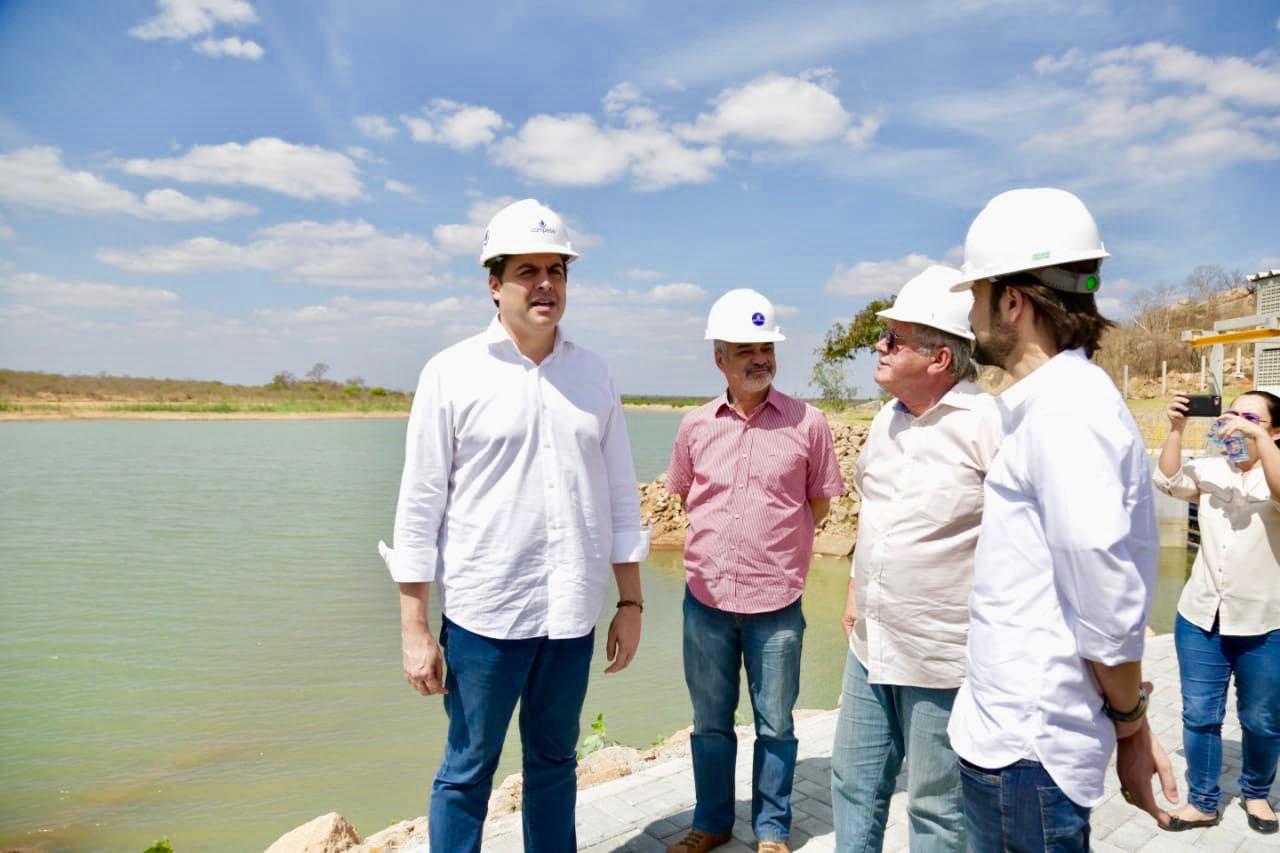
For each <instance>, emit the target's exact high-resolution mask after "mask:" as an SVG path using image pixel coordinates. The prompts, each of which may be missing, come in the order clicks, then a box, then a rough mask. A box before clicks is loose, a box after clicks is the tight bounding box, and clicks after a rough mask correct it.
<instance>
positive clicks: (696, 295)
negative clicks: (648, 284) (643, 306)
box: [649, 281, 711, 303]
mask: <svg viewBox="0 0 1280 853" xmlns="http://www.w3.org/2000/svg"><path fill="white" fill-rule="evenodd" d="M710 296H711V294H709V293H707V291H706V290H704V289H703V288H701V287H699V286H698V285H696V284H690V283H689V282H683V281H682V282H677V283H675V284H660V285H658V286H657V287H655V288H653V290H650V291H649V299H650V301H652V302H676V303H681V302H705V301H706V300H707V299H709V298H710Z"/></svg>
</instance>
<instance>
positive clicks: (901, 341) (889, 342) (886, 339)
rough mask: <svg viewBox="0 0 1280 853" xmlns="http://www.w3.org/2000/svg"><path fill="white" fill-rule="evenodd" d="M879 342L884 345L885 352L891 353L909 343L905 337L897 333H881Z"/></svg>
mask: <svg viewBox="0 0 1280 853" xmlns="http://www.w3.org/2000/svg"><path fill="white" fill-rule="evenodd" d="M880 342H882V343H883V344H884V348H885V351H886V352H893V351H894V350H896V349H897V348H898V347H900V346H901V347H905V346H907V345H908V344H909V343H910V341H908V340H907V338H906V337H905V336H903V335H899V334H898V333H897V332H882V333H881V334H880Z"/></svg>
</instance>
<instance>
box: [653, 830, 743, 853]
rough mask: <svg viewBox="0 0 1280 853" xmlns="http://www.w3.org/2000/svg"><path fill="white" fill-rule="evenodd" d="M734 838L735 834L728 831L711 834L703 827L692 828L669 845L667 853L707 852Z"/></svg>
mask: <svg viewBox="0 0 1280 853" xmlns="http://www.w3.org/2000/svg"><path fill="white" fill-rule="evenodd" d="M732 840H733V836H732V835H730V834H729V833H727V832H726V833H723V834H720V835H711V834H710V833H706V832H703V831H702V830H701V829H691V830H689V832H688V834H687V835H685V837H684V838H681V839H680V840H679V841H677V842H676V843H675V844H672V845H671V846H670V847H668V848H667V853H706V851H708V850H712V849H714V848H716V847H719V846H720V845H721V844H728V843H729V842H730V841H732Z"/></svg>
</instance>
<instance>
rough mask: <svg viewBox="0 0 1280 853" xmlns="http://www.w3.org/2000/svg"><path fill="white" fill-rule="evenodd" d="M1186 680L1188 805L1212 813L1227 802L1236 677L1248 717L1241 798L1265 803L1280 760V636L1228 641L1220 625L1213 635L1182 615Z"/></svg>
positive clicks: (1178, 626)
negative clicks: (1226, 752) (1226, 747)
mask: <svg viewBox="0 0 1280 853" xmlns="http://www.w3.org/2000/svg"><path fill="white" fill-rule="evenodd" d="M1173 642H1174V645H1175V646H1176V648H1177V650H1178V673H1179V675H1180V676H1181V678H1182V746H1183V750H1184V751H1185V752H1186V755H1187V788H1188V789H1189V793H1188V795H1187V801H1188V802H1189V803H1191V805H1193V806H1195V807H1196V808H1197V809H1199V810H1200V811H1202V812H1205V813H1206V814H1213V813H1214V812H1216V811H1217V810H1218V799H1219V798H1220V797H1221V796H1222V791H1221V789H1219V788H1218V775H1219V774H1220V773H1221V772H1222V719H1223V717H1224V716H1225V715H1226V712H1227V682H1228V681H1229V680H1230V678H1231V674H1232V673H1235V676H1236V709H1237V711H1239V713H1240V728H1241V730H1242V734H1241V737H1240V741H1241V744H1240V745H1241V764H1242V767H1241V769H1240V793H1241V795H1242V796H1243V797H1244V798H1245V799H1246V800H1265V799H1267V797H1268V796H1269V795H1270V794H1271V784H1272V783H1273V782H1274V781H1275V778H1276V761H1277V759H1280V631H1271V632H1270V633H1267V634H1260V635H1258V636H1253V637H1224V636H1222V635H1221V634H1220V633H1218V623H1217V620H1214V623H1213V629H1212V630H1209V631H1206V630H1204V629H1203V628H1197V627H1196V626H1195V625H1193V624H1192V623H1190V622H1188V621H1187V620H1186V619H1184V618H1182V614H1178V618H1177V619H1176V620H1175V622H1174V625H1173Z"/></svg>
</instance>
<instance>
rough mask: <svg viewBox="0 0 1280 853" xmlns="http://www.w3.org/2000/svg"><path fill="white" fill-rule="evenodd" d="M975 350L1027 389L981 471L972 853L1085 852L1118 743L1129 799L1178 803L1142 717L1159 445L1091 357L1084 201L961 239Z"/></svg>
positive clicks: (969, 781) (968, 726)
mask: <svg viewBox="0 0 1280 853" xmlns="http://www.w3.org/2000/svg"><path fill="white" fill-rule="evenodd" d="M964 253H965V257H964V266H963V272H964V281H963V282H961V283H960V284H958V285H957V287H959V288H969V287H972V289H973V296H974V304H973V310H972V311H971V312H970V315H969V321H970V324H971V325H972V327H973V331H974V334H975V335H976V337H977V349H976V353H977V358H978V360H979V361H980V362H982V363H985V364H996V365H999V366H1000V367H1002V368H1004V369H1005V370H1006V371H1008V373H1009V374H1010V375H1011V376H1012V377H1013V379H1014V385H1013V386H1011V387H1010V388H1008V389H1007V390H1006V391H1004V393H1002V394H1001V395H1000V396H999V398H998V400H997V402H998V405H999V408H1000V411H1001V416H1002V418H1003V421H1004V433H1005V434H1004V439H1003V441H1002V442H1001V444H1000V449H999V453H998V454H997V456H996V459H995V462H994V463H993V465H992V466H991V470H990V471H988V473H987V479H986V485H985V492H984V496H983V498H984V507H983V516H982V527H981V530H980V533H979V536H978V548H977V553H976V556H975V559H974V579H973V592H972V595H971V597H970V614H969V619H970V622H969V648H968V658H967V666H966V670H965V681H964V683H963V684H962V685H961V687H960V693H959V695H958V696H957V697H956V702H955V706H954V708H953V709H952V712H951V723H950V726H949V729H948V730H949V732H950V735H951V744H952V746H953V747H954V748H955V751H956V752H957V753H958V754H959V756H960V758H961V760H962V763H961V770H960V773H961V785H962V798H963V803H964V816H965V828H966V830H967V834H968V841H969V845H970V847H971V849H973V850H975V851H978V853H985V851H998V850H1041V849H1050V848H1051V849H1054V850H1063V851H1066V850H1087V849H1088V847H1089V810H1090V808H1091V807H1092V806H1094V805H1095V804H1096V803H1098V802H1099V801H1100V800H1101V799H1102V796H1103V776H1104V774H1105V772H1106V766H1107V761H1108V759H1109V758H1110V756H1111V752H1112V750H1116V751H1117V768H1116V770H1117V775H1118V776H1119V778H1120V785H1121V791H1122V793H1123V794H1124V795H1125V798H1126V799H1127V800H1129V801H1130V802H1132V803H1134V804H1135V805H1137V806H1138V807H1139V808H1142V809H1144V810H1145V811H1147V812H1149V813H1150V814H1151V815H1152V816H1154V817H1155V818H1156V819H1157V820H1158V821H1159V822H1160V823H1161V824H1164V823H1167V822H1168V815H1167V814H1165V812H1163V811H1161V810H1160V808H1159V807H1158V806H1157V805H1156V801H1155V797H1154V794H1153V792H1152V788H1151V777H1152V775H1153V774H1155V773H1156V772H1158V773H1159V775H1160V780H1161V782H1162V784H1163V787H1164V790H1165V794H1166V796H1168V797H1169V798H1170V799H1174V798H1176V796H1177V790H1176V786H1175V784H1174V781H1173V774H1172V772H1171V770H1170V767H1169V762H1168V759H1167V758H1166V757H1165V754H1164V750H1163V749H1162V748H1161V747H1160V744H1159V742H1158V741H1157V740H1156V739H1155V736H1154V734H1153V733H1152V731H1151V729H1150V727H1149V726H1148V725H1147V720H1146V717H1145V712H1146V708H1147V688H1146V685H1143V684H1142V648H1143V630H1144V627H1145V625H1146V621H1147V615H1148V612H1149V611H1150V607H1151V595H1152V591H1153V588H1154V585H1155V575H1156V564H1157V561H1158V546H1159V540H1158V536H1157V532H1156V521H1155V511H1154V508H1153V503H1152V497H1151V472H1150V466H1149V462H1148V459H1147V451H1146V448H1145V447H1144V445H1143V443H1142V438H1141V436H1140V435H1139V433H1138V429H1137V426H1136V425H1135V424H1134V421H1133V417H1132V415H1130V413H1129V410H1128V408H1127V407H1126V406H1125V403H1124V400H1123V399H1122V398H1121V396H1120V393H1119V392H1118V391H1117V390H1116V387H1115V385H1114V383H1112V381H1111V379H1110V378H1109V377H1108V376H1107V375H1106V373H1104V372H1103V371H1102V370H1101V369H1100V368H1099V367H1097V366H1096V365H1094V364H1092V363H1091V362H1090V361H1089V357H1090V356H1091V355H1092V354H1093V352H1094V351H1096V350H1097V348H1098V342H1099V339H1100V338H1101V336H1102V333H1103V331H1105V330H1106V328H1107V327H1108V326H1109V325H1111V324H1110V321H1108V320H1106V319H1105V318H1103V317H1102V316H1101V315H1100V314H1099V313H1098V309H1097V304H1096V301H1095V299H1094V294H1095V292H1096V291H1097V289H1098V286H1099V276H1098V271H1099V267H1100V262H1101V260H1102V259H1103V258H1105V257H1107V252H1106V250H1105V249H1104V248H1103V245H1102V239H1101V237H1100V236H1099V234H1098V227H1097V224H1096V223H1095V222H1094V220H1093V217H1092V216H1091V215H1090V214H1089V211H1088V210H1087V209H1086V208H1085V206H1084V204H1083V203H1082V202H1081V201H1080V200H1079V199H1078V198H1076V197H1075V196H1074V195H1071V194H1070V193H1068V192H1065V191H1063V190H1057V189H1024V190H1012V191H1009V192H1006V193H1002V194H1000V195H998V196H996V197H995V198H993V199H992V200H991V201H990V202H989V203H988V204H987V206H986V208H985V209H984V210H983V211H982V212H981V213H980V214H979V215H978V216H977V218H976V219H974V221H973V224H972V225H971V226H970V228H969V233H968V236H967V237H966V239H965V250H964Z"/></svg>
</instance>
